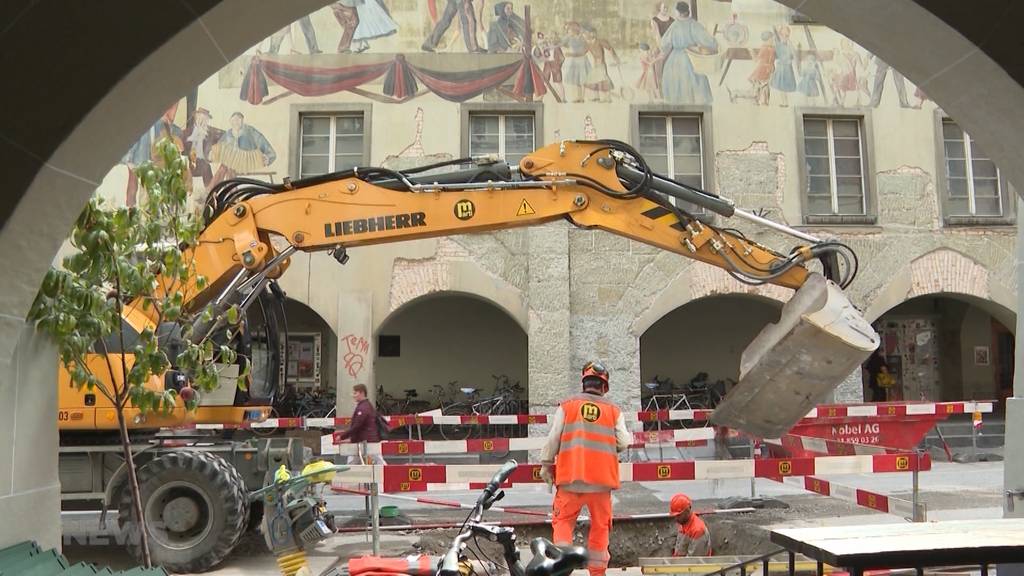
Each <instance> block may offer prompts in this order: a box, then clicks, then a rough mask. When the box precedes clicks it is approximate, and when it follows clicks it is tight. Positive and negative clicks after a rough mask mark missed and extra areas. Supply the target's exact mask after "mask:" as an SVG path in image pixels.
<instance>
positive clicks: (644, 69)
mask: <svg viewBox="0 0 1024 576" xmlns="http://www.w3.org/2000/svg"><path fill="white" fill-rule="evenodd" d="M659 57H660V54H659V53H658V50H657V49H656V48H651V46H650V45H649V44H647V43H646V42H641V43H640V69H641V72H640V79H639V80H637V81H636V87H637V89H639V90H643V91H644V92H646V93H647V99H648V100H649V101H650V102H656V101H658V100H661V87H660V86H658V78H657V74H656V72H655V68H654V65H655V63H656V62H658V61H659Z"/></svg>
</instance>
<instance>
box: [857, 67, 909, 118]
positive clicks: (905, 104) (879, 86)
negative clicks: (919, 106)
mask: <svg viewBox="0 0 1024 576" xmlns="http://www.w3.org/2000/svg"><path fill="white" fill-rule="evenodd" d="M874 59H875V83H874V87H873V88H872V89H871V101H870V102H868V106H871V107H872V108H877V107H878V105H879V104H881V103H882V90H883V89H884V88H885V76H886V74H888V73H889V70H890V69H892V67H891V66H889V65H888V64H886V63H885V62H884V61H883V60H882V59H881V58H879V57H878V56H875V57H874ZM892 83H893V85H895V86H896V96H897V97H898V98H899V99H900V107H901V108H910V107H911V105H910V102H909V101H908V100H907V85H906V83H905V82H904V81H903V74H900V73H899V72H897V71H896V70H895V69H892Z"/></svg>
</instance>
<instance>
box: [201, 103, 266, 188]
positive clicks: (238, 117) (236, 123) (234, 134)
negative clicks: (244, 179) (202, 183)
mask: <svg viewBox="0 0 1024 576" xmlns="http://www.w3.org/2000/svg"><path fill="white" fill-rule="evenodd" d="M230 122H231V127H230V128H229V129H228V130H227V131H226V132H224V134H223V136H221V139H220V142H218V143H217V144H216V145H214V147H213V150H212V153H211V160H213V161H214V162H220V167H219V168H218V169H217V173H216V174H215V175H214V177H213V182H211V183H210V187H213V186H216V185H217V184H218V183H219V182H221V181H223V180H226V179H228V178H234V177H235V176H237V175H239V174H248V173H251V172H257V171H259V170H260V169H261V168H265V167H267V166H269V165H271V164H273V162H274V160H276V159H277V153H276V152H275V151H274V147H273V146H271V145H270V141H269V140H267V137H266V136H264V135H263V133H262V132H260V131H259V130H257V129H256V128H253V127H252V126H250V125H248V124H246V123H245V116H244V115H242V113H241V112H235V113H234V114H232V115H231V120H230Z"/></svg>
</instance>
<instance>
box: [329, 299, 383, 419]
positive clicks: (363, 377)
mask: <svg viewBox="0 0 1024 576" xmlns="http://www.w3.org/2000/svg"><path fill="white" fill-rule="evenodd" d="M335 333H336V334H337V335H338V359H337V378H336V379H335V382H337V383H338V385H337V390H338V399H337V406H338V416H348V415H350V414H351V413H352V409H353V408H354V406H353V404H352V386H354V385H356V384H365V385H366V388H367V390H368V391H369V398H370V401H373V400H375V399H376V395H377V387H376V385H375V383H374V377H373V358H374V354H375V350H374V349H375V345H374V342H373V294H371V293H370V292H341V293H340V294H338V321H337V325H336V326H335Z"/></svg>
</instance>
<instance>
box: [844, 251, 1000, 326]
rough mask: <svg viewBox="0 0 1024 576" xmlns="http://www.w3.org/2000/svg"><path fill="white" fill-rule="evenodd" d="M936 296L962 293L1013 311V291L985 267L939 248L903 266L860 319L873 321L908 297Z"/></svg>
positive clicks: (872, 300)
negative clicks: (999, 281) (993, 276)
mask: <svg viewBox="0 0 1024 576" xmlns="http://www.w3.org/2000/svg"><path fill="white" fill-rule="evenodd" d="M940 293H949V294H963V295H966V296H971V297H974V298H977V299H979V300H981V301H992V302H993V303H994V304H996V305H998V306H1000V307H1002V308H1004V309H1006V310H1009V311H1010V312H1015V311H1016V310H1017V302H1016V300H1015V298H1014V295H1013V292H1012V291H1011V290H1009V289H1007V288H1006V287H1004V286H1002V285H1000V284H999V283H998V282H996V281H995V280H994V279H992V278H991V274H990V272H989V270H988V269H987V268H985V266H983V265H982V264H980V263H978V262H975V261H974V260H972V259H971V258H968V257H967V256H965V255H963V254H961V253H960V252H957V251H955V250H950V249H947V248H942V249H938V250H934V251H932V252H929V253H927V254H925V255H923V256H921V257H919V258H917V259H916V260H914V261H912V262H910V263H909V264H908V265H907V266H905V267H903V269H901V270H900V272H898V273H897V274H895V275H894V276H893V277H892V279H891V280H890V281H889V282H888V283H887V284H886V285H885V286H884V287H883V288H882V289H881V290H879V291H878V292H877V293H875V294H874V295H873V297H872V299H871V302H870V303H869V305H868V306H867V308H866V310H865V311H864V316H865V317H866V318H867V319H868V321H873V320H875V319H876V318H878V317H879V316H881V315H882V314H883V313H885V312H886V311H888V310H890V309H892V308H893V307H895V306H897V305H899V304H900V303H902V302H905V301H907V300H908V299H910V298H914V297H917V296H925V295H929V294H940ZM1004 320H1005V319H1004Z"/></svg>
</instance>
